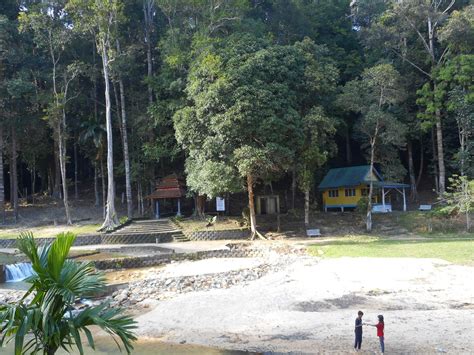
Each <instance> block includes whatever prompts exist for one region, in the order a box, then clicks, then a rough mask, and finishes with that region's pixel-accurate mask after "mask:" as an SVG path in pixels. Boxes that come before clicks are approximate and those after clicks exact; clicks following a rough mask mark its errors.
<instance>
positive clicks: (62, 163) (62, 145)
mask: <svg viewBox="0 0 474 355" xmlns="http://www.w3.org/2000/svg"><path fill="white" fill-rule="evenodd" d="M65 122H66V113H65V112H64V110H63V112H62V116H61V120H60V122H58V147H59V167H60V169H61V181H62V185H63V203H64V211H65V213H66V224H67V225H68V226H69V225H71V224H72V221H71V213H70V210H69V194H68V188H67V177H66V158H67V157H66V139H65V137H64V135H65V132H64V130H65V127H66V124H65Z"/></svg>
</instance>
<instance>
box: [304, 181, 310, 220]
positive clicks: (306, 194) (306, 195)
mask: <svg viewBox="0 0 474 355" xmlns="http://www.w3.org/2000/svg"><path fill="white" fill-rule="evenodd" d="M304 225H305V226H306V227H308V226H309V188H308V189H306V190H305V192H304Z"/></svg>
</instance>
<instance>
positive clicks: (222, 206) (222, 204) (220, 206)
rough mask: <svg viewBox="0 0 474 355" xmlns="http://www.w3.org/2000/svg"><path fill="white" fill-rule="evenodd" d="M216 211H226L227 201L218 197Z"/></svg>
mask: <svg viewBox="0 0 474 355" xmlns="http://www.w3.org/2000/svg"><path fill="white" fill-rule="evenodd" d="M216 211H218V212H220V211H225V199H224V198H223V197H216Z"/></svg>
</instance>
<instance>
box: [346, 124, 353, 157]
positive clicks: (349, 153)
mask: <svg viewBox="0 0 474 355" xmlns="http://www.w3.org/2000/svg"><path fill="white" fill-rule="evenodd" d="M345 138H346V163H347V165H348V166H349V165H351V164H352V150H351V135H350V131H349V127H347V128H346V137H345Z"/></svg>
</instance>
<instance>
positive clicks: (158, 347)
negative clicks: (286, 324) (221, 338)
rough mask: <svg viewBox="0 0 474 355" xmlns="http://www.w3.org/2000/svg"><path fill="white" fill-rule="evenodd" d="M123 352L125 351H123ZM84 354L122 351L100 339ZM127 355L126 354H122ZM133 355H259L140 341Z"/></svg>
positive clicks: (60, 354)
mask: <svg viewBox="0 0 474 355" xmlns="http://www.w3.org/2000/svg"><path fill="white" fill-rule="evenodd" d="M13 348H14V344H13V342H11V343H10V344H8V345H7V347H6V348H0V353H1V354H14V351H13ZM122 351H123V349H122ZM84 353H85V354H86V355H118V354H120V351H119V350H118V348H117V345H116V344H115V343H114V341H113V340H111V339H109V338H107V339H106V338H98V339H97V341H96V350H92V349H91V348H89V347H87V346H85V347H84ZM65 354H74V355H76V354H79V352H78V351H76V352H71V353H66V352H65V351H64V350H62V349H61V350H59V351H58V352H57V355H65ZM122 354H125V352H122ZM132 354H136V355H181V354H183V355H185V354H190V355H198V354H200V355H201V354H205V355H207V354H209V355H244V354H257V353H249V352H244V351H235V350H222V349H215V348H208V347H205V346H199V345H187V344H182V345H181V344H170V343H162V342H159V341H151V340H150V341H140V340H139V341H138V342H137V343H135V345H134V350H133V351H132Z"/></svg>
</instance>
